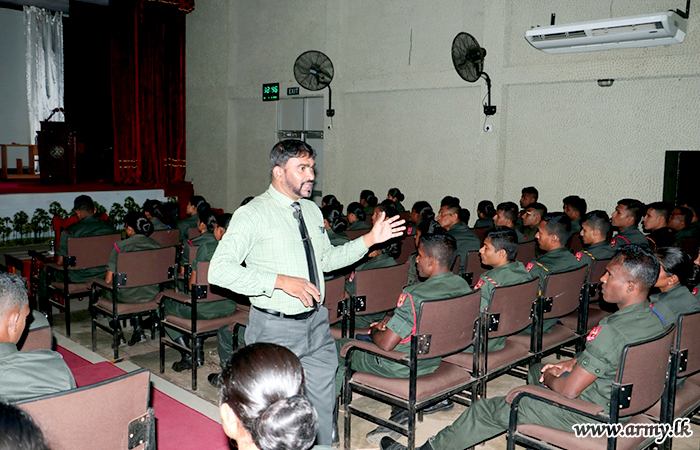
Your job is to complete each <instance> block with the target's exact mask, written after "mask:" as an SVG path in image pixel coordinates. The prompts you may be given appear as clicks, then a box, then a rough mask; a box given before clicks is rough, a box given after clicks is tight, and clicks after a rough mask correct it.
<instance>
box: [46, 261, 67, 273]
mask: <svg viewBox="0 0 700 450" xmlns="http://www.w3.org/2000/svg"><path fill="white" fill-rule="evenodd" d="M44 267H50V268H51V269H53V270H55V271H57V272H63V266H61V265H58V264H56V263H46V264H45V265H44Z"/></svg>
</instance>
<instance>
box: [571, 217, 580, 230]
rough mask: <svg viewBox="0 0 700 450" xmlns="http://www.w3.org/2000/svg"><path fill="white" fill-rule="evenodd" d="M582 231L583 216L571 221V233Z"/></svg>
mask: <svg viewBox="0 0 700 450" xmlns="http://www.w3.org/2000/svg"><path fill="white" fill-rule="evenodd" d="M580 232H581V218H580V217H579V218H578V219H574V220H572V221H571V234H579V233H580Z"/></svg>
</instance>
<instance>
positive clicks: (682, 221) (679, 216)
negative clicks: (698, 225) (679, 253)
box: [668, 206, 694, 246]
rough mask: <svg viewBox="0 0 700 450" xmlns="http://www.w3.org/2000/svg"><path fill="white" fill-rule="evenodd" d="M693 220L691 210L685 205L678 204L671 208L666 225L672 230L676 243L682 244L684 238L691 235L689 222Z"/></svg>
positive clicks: (688, 237) (691, 230)
mask: <svg viewBox="0 0 700 450" xmlns="http://www.w3.org/2000/svg"><path fill="white" fill-rule="evenodd" d="M692 220H693V211H691V210H690V209H688V208H686V207H685V206H679V207H678V208H676V209H674V210H673V213H671V217H670V219H669V220H668V227H669V228H670V229H672V230H673V231H674V233H675V234H674V237H675V243H676V245H679V246H680V245H682V244H683V242H684V241H685V240H686V239H690V238H692V237H694V236H693V229H692V228H690V224H691V223H692Z"/></svg>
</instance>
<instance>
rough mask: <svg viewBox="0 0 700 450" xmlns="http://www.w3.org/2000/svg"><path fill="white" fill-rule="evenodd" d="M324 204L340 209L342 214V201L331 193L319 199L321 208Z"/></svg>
mask: <svg viewBox="0 0 700 450" xmlns="http://www.w3.org/2000/svg"><path fill="white" fill-rule="evenodd" d="M324 206H332V207H333V208H335V209H337V210H338V211H340V214H343V205H342V203H340V200H338V199H337V198H336V196H335V195H333V194H328V195H324V196H323V199H321V208H323V207H324Z"/></svg>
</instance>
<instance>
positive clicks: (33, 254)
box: [27, 250, 51, 264]
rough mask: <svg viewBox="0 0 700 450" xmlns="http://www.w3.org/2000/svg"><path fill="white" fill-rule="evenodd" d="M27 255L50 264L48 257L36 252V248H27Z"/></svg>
mask: <svg viewBox="0 0 700 450" xmlns="http://www.w3.org/2000/svg"><path fill="white" fill-rule="evenodd" d="M27 254H28V255H29V256H31V257H32V258H34V259H38V260H39V261H41V262H43V263H44V264H50V261H51V260H49V258H47V257H46V255H44V254H42V253H39V252H37V251H36V250H29V251H28V252H27Z"/></svg>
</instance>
